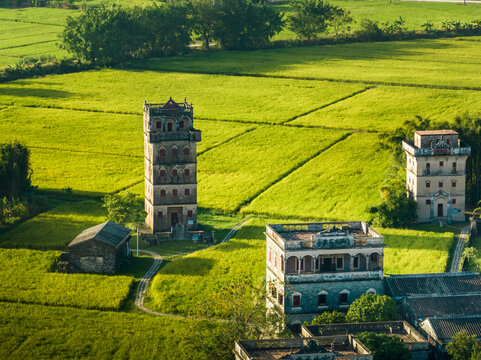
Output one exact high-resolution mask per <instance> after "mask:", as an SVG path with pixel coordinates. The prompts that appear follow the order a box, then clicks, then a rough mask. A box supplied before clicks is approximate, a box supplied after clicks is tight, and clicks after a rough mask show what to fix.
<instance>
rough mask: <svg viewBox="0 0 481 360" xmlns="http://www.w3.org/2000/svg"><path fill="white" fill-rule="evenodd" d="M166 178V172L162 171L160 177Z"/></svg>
mask: <svg viewBox="0 0 481 360" xmlns="http://www.w3.org/2000/svg"><path fill="white" fill-rule="evenodd" d="M164 176H165V170H164V169H162V170H160V177H164Z"/></svg>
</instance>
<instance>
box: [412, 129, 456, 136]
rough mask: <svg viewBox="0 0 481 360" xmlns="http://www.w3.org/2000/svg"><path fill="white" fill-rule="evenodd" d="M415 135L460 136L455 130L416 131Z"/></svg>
mask: <svg viewBox="0 0 481 360" xmlns="http://www.w3.org/2000/svg"><path fill="white" fill-rule="evenodd" d="M414 133H415V134H419V135H459V134H458V133H457V132H456V131H454V130H450V129H449V130H421V131H415V132H414Z"/></svg>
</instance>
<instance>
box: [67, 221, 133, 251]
mask: <svg viewBox="0 0 481 360" xmlns="http://www.w3.org/2000/svg"><path fill="white" fill-rule="evenodd" d="M130 232H131V230H130V229H128V228H126V227H124V226H122V225H119V224H116V223H114V222H112V221H106V222H104V223H102V224H98V225H95V226H93V227H91V228H88V229H86V230H84V231H82V232H81V233H80V234H79V235H78V236H77V237H76V238H75V239H73V240H72V241H71V242H70V244H68V247H71V246H74V245H78V244H80V243H83V242H86V241H89V240H94V239H95V240H97V241H101V242H104V243H107V244H109V245H113V246H117V245H118V244H120V243H121V242H122V240H123V239H125V238H126V237H127V236H128V235H129V234H130Z"/></svg>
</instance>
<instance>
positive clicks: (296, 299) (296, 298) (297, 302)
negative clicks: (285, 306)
mask: <svg viewBox="0 0 481 360" xmlns="http://www.w3.org/2000/svg"><path fill="white" fill-rule="evenodd" d="M300 306H301V295H293V296H292V307H300Z"/></svg>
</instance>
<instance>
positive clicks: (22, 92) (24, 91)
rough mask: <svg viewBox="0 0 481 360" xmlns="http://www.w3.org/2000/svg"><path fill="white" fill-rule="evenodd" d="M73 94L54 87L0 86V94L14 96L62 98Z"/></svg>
mask: <svg viewBox="0 0 481 360" xmlns="http://www.w3.org/2000/svg"><path fill="white" fill-rule="evenodd" d="M73 95H74V94H73V93H71V92H68V91H63V90H54V89H38V88H37V89H35V88H20V89H19V88H12V87H4V88H0V96H15V97H38V98H49V99H64V98H68V97H72V96H73Z"/></svg>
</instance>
